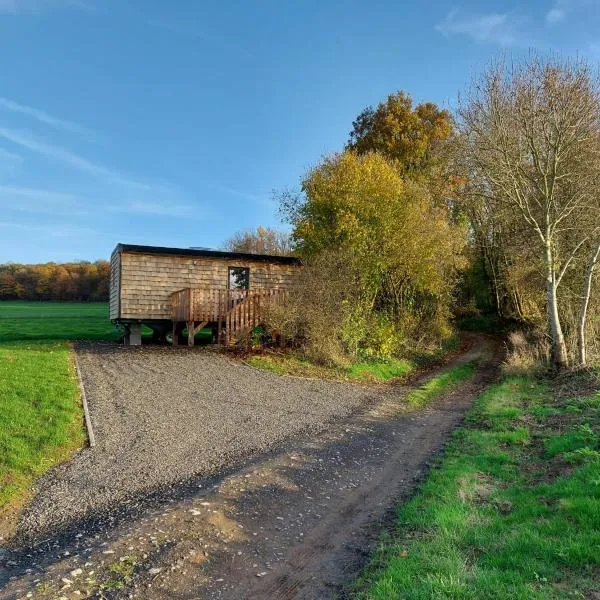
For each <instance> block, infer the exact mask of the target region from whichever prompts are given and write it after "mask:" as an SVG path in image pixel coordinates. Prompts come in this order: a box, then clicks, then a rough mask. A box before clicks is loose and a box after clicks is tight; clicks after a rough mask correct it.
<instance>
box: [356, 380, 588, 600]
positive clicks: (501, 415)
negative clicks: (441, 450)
mask: <svg viewBox="0 0 600 600" xmlns="http://www.w3.org/2000/svg"><path fill="white" fill-rule="evenodd" d="M578 377H579V379H578V378H577V377H575V378H574V379H573V381H571V382H570V386H569V389H570V392H569V393H565V392H561V394H557V395H556V396H555V393H554V390H553V389H552V387H551V384H550V383H544V382H540V381H536V380H534V379H530V378H526V377H521V378H515V377H512V378H507V379H505V380H504V381H503V382H502V383H500V384H498V385H494V386H492V387H490V388H489V389H488V390H486V391H485V392H484V393H483V394H482V396H481V397H480V399H479V400H478V401H477V403H476V404H475V406H474V408H473V409H472V410H471V412H470V414H469V415H468V418H467V424H466V426H465V427H464V428H463V429H460V430H458V431H457V432H456V434H455V435H454V439H453V441H452V442H451V444H450V447H449V448H448V450H447V452H446V455H445V458H443V459H442V460H441V463H440V464H439V465H438V468H434V469H433V470H432V471H431V472H430V474H429V476H428V478H427V480H426V481H425V483H424V485H423V486H422V489H421V491H420V493H419V494H418V495H417V496H416V497H414V498H413V499H412V500H411V501H409V502H408V503H407V504H404V505H401V506H400V507H399V508H398V512H397V518H396V523H395V527H394V528H393V529H392V530H391V531H390V532H388V533H387V534H386V536H385V537H384V538H383V539H382V541H381V544H380V547H379V549H378V550H377V551H376V552H375V554H374V556H373V559H372V560H371V563H370V565H369V566H368V567H367V569H366V570H365V572H364V573H363V575H362V577H361V578H360V579H359V581H358V583H357V585H356V587H355V592H356V598H358V599H361V600H367V599H368V600H384V599H385V600H389V599H390V598H402V599H405V600H434V599H448V600H449V599H453V600H462V599H465V600H467V599H469V600H471V599H473V600H475V599H480V598H486V599H497V600H504V599H506V598H511V599H521V600H536V599H537V600H552V599H559V598H596V597H599V596H598V594H599V592H600V392H594V389H596V390H597V389H598V385H599V384H598V380H594V381H592V382H591V383H590V381H589V380H584V378H583V377H582V376H578ZM588 379H589V375H588ZM563 389H564V388H563Z"/></svg>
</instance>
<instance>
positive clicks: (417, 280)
mask: <svg viewBox="0 0 600 600" xmlns="http://www.w3.org/2000/svg"><path fill="white" fill-rule="evenodd" d="M282 200H283V202H282V205H283V211H284V214H285V215H286V216H287V218H288V220H289V221H290V223H291V224H292V226H293V239H294V242H295V244H296V250H297V253H298V254H299V256H301V257H302V258H304V259H305V260H307V261H311V260H315V259H316V257H319V256H321V255H323V254H329V255H331V253H332V252H339V253H341V254H342V255H343V256H344V261H345V262H344V263H343V268H342V267H338V268H337V269H336V273H337V276H338V277H341V278H342V280H343V281H344V284H345V285H346V286H348V287H353V288H354V290H355V293H354V294H353V298H354V299H353V301H352V304H351V305H348V304H346V305H343V303H342V302H341V301H340V303H339V304H338V305H335V304H334V306H333V308H334V310H344V311H346V313H347V321H346V325H347V326H346V327H345V328H342V331H341V332H339V335H340V336H341V337H342V338H343V339H344V340H345V343H346V347H347V348H348V349H350V350H351V351H353V352H356V351H358V350H359V349H360V348H361V347H362V348H363V349H365V348H367V347H368V346H369V343H370V342H369V336H372V335H377V334H378V331H379V333H381V331H382V329H384V330H386V332H387V333H385V335H383V336H382V337H386V336H387V337H389V338H393V337H394V335H395V334H400V333H401V332H402V333H403V334H407V335H413V334H415V333H417V331H418V330H420V331H421V333H422V334H423V338H422V339H423V340H424V339H425V338H426V337H427V334H428V333H432V335H431V336H430V340H431V339H433V338H437V339H438V340H439V339H440V338H441V337H443V336H444V335H445V334H447V333H448V331H449V327H448V317H449V315H450V310H449V306H450V302H451V295H452V290H453V285H454V281H455V272H456V267H457V266H458V265H459V263H460V261H461V251H462V248H463V246H464V240H465V231H464V229H462V228H461V227H460V226H458V225H455V224H454V221H453V219H452V218H451V215H450V211H449V209H448V207H446V206H443V205H440V204H438V203H436V202H435V201H434V199H433V198H432V196H431V194H430V192H429V190H428V189H427V188H426V187H425V186H423V185H420V184H419V183H417V182H415V181H411V180H407V179H405V178H403V177H402V176H401V174H400V172H399V170H398V168H397V165H396V164H394V163H393V162H391V161H390V160H389V159H387V158H386V157H385V156H383V155H382V154H380V153H376V152H370V153H367V154H364V155H359V154H358V153H356V152H355V151H352V150H349V151H346V152H343V153H342V154H335V155H332V156H328V157H326V158H324V159H323V160H322V161H321V163H320V164H318V165H317V166H316V167H315V168H314V169H311V170H310V171H309V172H308V174H307V175H306V177H305V179H304V181H303V183H302V193H301V194H299V195H296V196H294V195H287V196H284V197H283V199H282ZM329 262H332V261H331V260H330V261H329ZM330 276H331V277H333V276H334V275H333V274H330ZM322 310H327V308H326V307H323V308H322ZM434 329H435V332H434V331H433V330H434ZM361 336H362V338H361ZM383 342H385V340H383ZM380 345H381V344H379V346H380Z"/></svg>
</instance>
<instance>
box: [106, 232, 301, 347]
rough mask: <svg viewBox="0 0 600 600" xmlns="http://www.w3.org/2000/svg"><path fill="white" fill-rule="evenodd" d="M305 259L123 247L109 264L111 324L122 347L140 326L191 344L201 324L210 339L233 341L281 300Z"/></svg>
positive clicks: (134, 339) (137, 340) (135, 339)
mask: <svg viewBox="0 0 600 600" xmlns="http://www.w3.org/2000/svg"><path fill="white" fill-rule="evenodd" d="M299 266H300V261H299V260H298V259H297V258H295V257H293V256H270V255H262V254H245V253H239V252H221V251H218V250H207V249H197V248H162V247H156V246H134V245H130V244H118V245H117V247H116V248H115V249H114V251H113V253H112V255H111V259H110V319H111V320H112V321H113V322H114V323H117V324H119V325H120V326H121V327H122V328H123V330H124V331H125V343H126V344H128V345H139V344H141V326H142V325H147V326H148V327H150V328H151V329H152V330H153V332H154V337H155V338H156V339H161V340H164V339H168V337H169V336H170V335H172V342H173V344H178V343H179V342H180V341H181V334H182V332H183V331H184V329H187V333H188V336H187V342H188V345H190V346H193V345H194V335H195V334H196V333H197V332H198V331H199V330H200V329H202V328H204V327H210V328H211V329H212V332H213V342H215V343H219V344H221V343H222V344H233V343H235V342H237V341H238V340H240V339H241V338H242V337H243V336H244V335H247V334H248V332H249V331H251V330H252V329H253V328H254V327H256V326H257V325H259V324H261V323H263V321H264V317H265V315H266V313H267V311H268V309H269V307H270V306H273V305H274V304H276V303H280V302H282V301H283V300H284V298H285V295H286V293H287V291H289V289H290V287H291V285H292V282H293V279H294V275H295V274H296V273H297V269H298V267H299Z"/></svg>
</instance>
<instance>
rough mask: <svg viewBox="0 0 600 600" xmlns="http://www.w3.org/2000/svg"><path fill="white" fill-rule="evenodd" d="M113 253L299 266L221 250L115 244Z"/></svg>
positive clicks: (288, 258) (265, 256)
mask: <svg viewBox="0 0 600 600" xmlns="http://www.w3.org/2000/svg"><path fill="white" fill-rule="evenodd" d="M115 252H136V253H139V254H163V255H164V254H167V255H172V256H204V257H208V258H228V259H231V260H241V261H250V260H254V261H262V262H270V263H279V264H285V265H299V264H300V259H299V258H297V257H295V256H275V255H272V254H249V253H246V252H227V251H222V250H199V249H197V248H165V247H162V246H137V245H135V244H117V246H116V247H115V249H114V250H113V254H114V253H115Z"/></svg>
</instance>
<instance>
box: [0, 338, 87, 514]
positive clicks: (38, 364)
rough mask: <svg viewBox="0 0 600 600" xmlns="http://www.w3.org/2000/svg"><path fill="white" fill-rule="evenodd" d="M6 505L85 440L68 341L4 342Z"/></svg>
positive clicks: (0, 369)
mask: <svg viewBox="0 0 600 600" xmlns="http://www.w3.org/2000/svg"><path fill="white" fill-rule="evenodd" d="M0 406H2V410H0V510H1V509H2V508H4V507H6V506H7V505H8V504H9V503H10V502H11V501H17V502H18V501H19V500H20V499H21V498H22V496H23V493H24V492H25V490H26V489H27V487H28V486H29V485H30V484H31V482H32V481H33V479H34V478H35V477H37V476H39V475H40V474H42V473H43V472H44V471H46V470H47V469H48V468H49V467H51V466H52V465H53V464H55V463H56V462H58V461H60V460H63V459H65V458H67V457H68V456H69V455H70V454H71V453H72V452H73V450H75V449H77V448H79V447H81V446H82V445H83V443H84V440H85V433H84V428H83V413H82V408H81V402H80V398H79V390H78V387H77V381H76V378H75V373H74V369H73V365H72V357H71V349H70V347H69V345H68V344H67V343H66V342H3V343H0Z"/></svg>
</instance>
